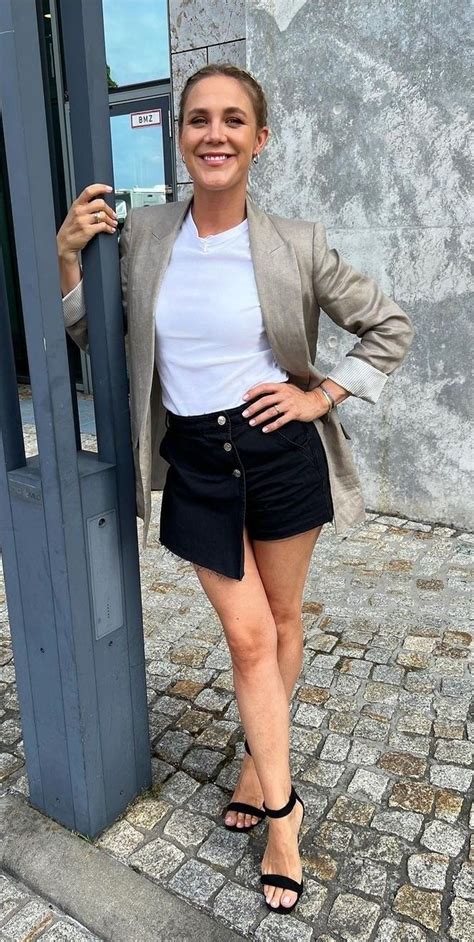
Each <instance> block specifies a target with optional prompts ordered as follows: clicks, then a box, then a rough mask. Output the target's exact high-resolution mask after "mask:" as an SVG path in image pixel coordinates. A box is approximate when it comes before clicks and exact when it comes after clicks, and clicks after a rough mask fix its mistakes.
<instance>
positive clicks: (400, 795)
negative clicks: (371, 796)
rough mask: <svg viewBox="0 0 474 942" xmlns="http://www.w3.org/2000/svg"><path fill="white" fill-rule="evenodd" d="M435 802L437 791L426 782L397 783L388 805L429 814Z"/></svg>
mask: <svg viewBox="0 0 474 942" xmlns="http://www.w3.org/2000/svg"><path fill="white" fill-rule="evenodd" d="M434 800H435V790H434V788H432V787H431V786H430V785H427V784H425V782H395V783H394V786H393V788H392V791H391V794H390V798H389V802H388V803H389V805H390V807H395V808H406V810H407V811H419V812H420V814H429V812H430V811H431V809H432V807H433V802H434Z"/></svg>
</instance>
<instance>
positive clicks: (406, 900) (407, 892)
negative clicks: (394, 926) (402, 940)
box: [393, 885, 442, 931]
mask: <svg viewBox="0 0 474 942" xmlns="http://www.w3.org/2000/svg"><path fill="white" fill-rule="evenodd" d="M441 900H442V896H441V893H429V892H427V891H426V890H419V889H416V888H415V887H413V886H408V885H405V886H402V887H400V889H399V890H398V893H397V895H396V897H395V900H394V902H393V908H394V910H395V912H397V913H401V914H402V915H404V916H409V917H410V919H414V920H415V922H419V923H421V925H422V926H426V928H427V929H433V930H434V931H437V930H438V929H439V928H440V926H441Z"/></svg>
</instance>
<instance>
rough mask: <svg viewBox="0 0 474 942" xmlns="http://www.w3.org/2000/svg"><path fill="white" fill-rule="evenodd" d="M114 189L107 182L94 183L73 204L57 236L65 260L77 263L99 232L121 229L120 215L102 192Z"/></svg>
mask: <svg viewBox="0 0 474 942" xmlns="http://www.w3.org/2000/svg"><path fill="white" fill-rule="evenodd" d="M112 192H113V188H112V187H111V186H107V184H105V183H92V184H91V185H90V186H86V188H85V190H83V191H82V193H80V194H79V196H78V197H77V199H75V200H74V202H73V203H72V204H71V207H70V209H69V212H68V214H67V216H66V218H65V220H64V222H63V224H62V226H61V228H60V229H59V232H58V234H57V237H56V241H57V246H58V255H59V259H60V261H61V262H63V263H65V264H69V265H73V264H77V253H78V252H80V251H82V249H83V248H84V246H86V245H87V243H88V242H90V240H91V239H92V238H93V237H94V236H95V235H97V234H98V233H99V232H108V233H113V232H116V231H117V225H118V222H117V215H116V213H114V211H113V209H111V208H110V206H108V205H107V203H106V202H105V200H104V199H103V198H102V197H101V194H102V193H112ZM95 213H98V214H99V221H96V218H95V215H94V214H95Z"/></svg>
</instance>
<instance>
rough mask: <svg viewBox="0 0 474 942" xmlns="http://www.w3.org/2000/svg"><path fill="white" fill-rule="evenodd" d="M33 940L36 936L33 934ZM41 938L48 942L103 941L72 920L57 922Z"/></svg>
mask: <svg viewBox="0 0 474 942" xmlns="http://www.w3.org/2000/svg"><path fill="white" fill-rule="evenodd" d="M30 938H31V942H32V940H33V939H34V938H36V937H35V936H31V937H30ZM41 939H42V940H44V939H46V942H101V940H100V939H99V937H98V936H96V935H91V933H90V932H88V930H87V929H84V930H82V929H79V927H78V926H75V925H74V924H73V923H70V922H55V923H54V924H53V925H52V926H51V928H50V929H48V930H47V931H46V932H44V933H43V935H42V936H41Z"/></svg>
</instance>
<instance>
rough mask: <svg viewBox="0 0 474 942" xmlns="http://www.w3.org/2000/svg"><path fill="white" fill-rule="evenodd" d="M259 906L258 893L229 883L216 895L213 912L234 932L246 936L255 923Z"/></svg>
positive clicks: (259, 895) (259, 896) (259, 897)
mask: <svg viewBox="0 0 474 942" xmlns="http://www.w3.org/2000/svg"><path fill="white" fill-rule="evenodd" d="M261 904H262V897H261V894H260V893H255V892H253V890H247V889H245V888H244V887H243V886H239V884H238V883H230V882H229V883H226V884H225V886H223V887H222V890H220V891H219V893H218V894H217V896H216V898H215V900H214V906H213V912H214V914H215V915H216V916H217V917H218V918H219V919H222V920H224V922H226V923H227V924H228V925H229V926H232V928H233V929H234V930H237V932H241V933H243V934H244V935H247V934H248V932H249V930H250V929H251V928H252V926H253V925H254V923H255V921H256V918H257V916H258V914H259V911H260V908H261Z"/></svg>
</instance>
